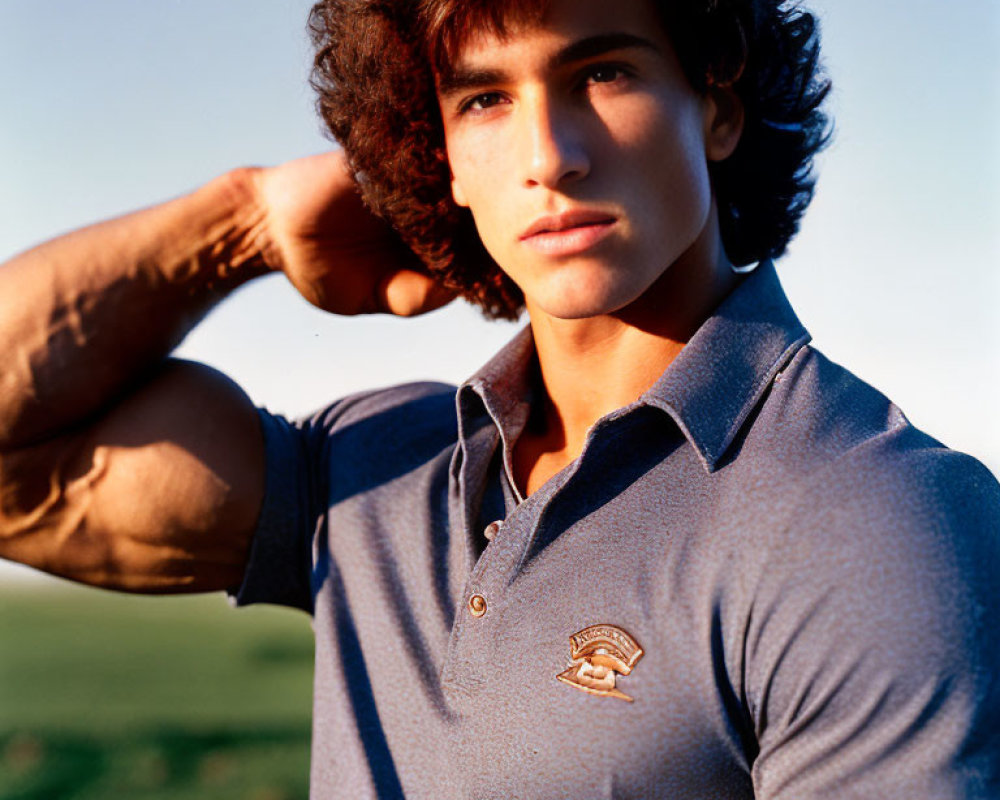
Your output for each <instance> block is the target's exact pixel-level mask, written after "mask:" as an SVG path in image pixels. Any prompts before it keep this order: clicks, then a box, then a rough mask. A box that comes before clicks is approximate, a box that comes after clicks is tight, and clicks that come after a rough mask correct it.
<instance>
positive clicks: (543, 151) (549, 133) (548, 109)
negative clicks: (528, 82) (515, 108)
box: [522, 93, 590, 189]
mask: <svg viewBox="0 0 1000 800" xmlns="http://www.w3.org/2000/svg"><path fill="white" fill-rule="evenodd" d="M522 111H523V113H524V115H525V119H524V120H523V122H524V127H523V147H524V158H523V164H524V184H525V186H528V187H536V186H537V187H541V188H546V189H556V188H559V187H560V186H562V185H565V184H566V183H571V182H573V181H578V180H580V179H581V178H584V177H586V176H587V175H588V174H589V172H590V158H589V156H588V152H587V147H586V143H585V136H584V130H583V128H582V120H579V119H577V118H576V116H577V115H576V114H575V113H574V112H575V109H573V108H566V107H560V106H559V104H558V103H557V102H555V101H554V100H553V99H552V98H551V97H547V96H545V95H544V94H541V93H540V94H539V95H538V96H537V97H533V98H530V99H528V100H527V101H526V102H524V104H523V106H522Z"/></svg>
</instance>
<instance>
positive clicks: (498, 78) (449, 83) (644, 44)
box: [438, 33, 660, 97]
mask: <svg viewBox="0 0 1000 800" xmlns="http://www.w3.org/2000/svg"><path fill="white" fill-rule="evenodd" d="M629 48H641V49H643V50H652V51H653V52H654V53H659V52H660V48H659V47H657V46H656V45H655V44H654V43H653V42H651V41H650V40H649V39H644V38H643V37H641V36H636V35H635V34H632V33H602V34H599V35H597V36H588V37H587V38H586V39H580V40H579V41H576V42H572V43H571V44H568V45H566V46H565V47H564V48H562V49H561V50H560V51H559V52H558V53H556V54H555V55H553V56H552V58H550V59H549V62H548V65H547V66H548V68H549V69H557V68H559V67H564V66H566V65H567V64H572V63H574V62H576V61H583V60H584V59H587V58H593V57H594V56H600V55H603V54H604V53H609V52H611V51H613V50H626V49H629ZM507 77H508V76H507V73H506V72H504V71H503V70H499V69H474V68H473V69H465V68H463V67H461V66H459V67H457V68H455V69H451V70H449V71H448V72H447V73H446V74H443V75H441V77H440V78H439V80H438V92H439V93H440V94H441V96H442V97H448V96H450V95H453V94H456V93H458V92H464V91H468V90H469V89H478V88H480V87H482V86H488V85H490V84H496V83H504V82H505V81H506V80H507Z"/></svg>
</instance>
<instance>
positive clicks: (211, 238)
mask: <svg viewBox="0 0 1000 800" xmlns="http://www.w3.org/2000/svg"><path fill="white" fill-rule="evenodd" d="M261 172H262V169H261V168H259V167H238V168H236V169H233V170H230V171H229V172H226V173H223V174H222V175H220V176H219V177H218V178H216V179H214V180H212V181H210V182H209V183H208V184H206V185H205V186H204V187H203V188H202V189H201V190H200V193H204V194H206V195H207V197H206V201H207V202H208V203H209V204H210V205H211V206H212V207H213V208H214V209H215V213H213V214H212V222H211V223H210V226H209V230H207V231H205V233H206V236H205V237H204V239H203V242H204V244H203V246H202V247H201V248H200V250H201V252H200V253H199V258H198V260H199V262H201V267H202V269H203V271H204V272H203V274H207V275H210V276H212V278H213V281H212V282H213V283H220V284H225V285H226V286H227V287H229V286H234V285H239V284H241V283H243V282H244V281H246V280H250V279H251V278H254V277H257V276H258V275H262V274H265V273H267V272H269V271H270V269H271V266H270V264H271V259H270V258H269V256H268V253H269V250H270V245H269V240H268V237H267V235H266V229H267V224H266V221H267V214H266V211H265V209H264V206H263V204H262V203H261V201H260V193H259V190H258V184H259V174H260V173H261Z"/></svg>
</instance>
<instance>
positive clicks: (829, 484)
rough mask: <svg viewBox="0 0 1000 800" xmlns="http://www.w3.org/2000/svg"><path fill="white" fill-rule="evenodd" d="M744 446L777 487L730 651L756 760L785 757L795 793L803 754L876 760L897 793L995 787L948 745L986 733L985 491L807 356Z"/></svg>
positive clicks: (992, 667)
mask: <svg viewBox="0 0 1000 800" xmlns="http://www.w3.org/2000/svg"><path fill="white" fill-rule="evenodd" d="M752 437H765V438H766V439H767V442H766V444H767V447H763V448H762V447H760V446H759V445H760V444H761V442H757V444H758V447H755V448H754V450H755V452H763V453H765V455H763V456H760V458H762V459H763V461H764V462H765V463H767V464H771V465H772V467H771V468H772V469H776V470H777V469H781V470H783V471H784V473H785V474H786V476H787V481H786V482H785V486H784V489H783V491H782V496H781V498H780V500H776V501H775V503H774V507H775V508H780V509H781V510H780V511H779V512H777V513H776V516H774V517H772V523H773V528H772V529H771V530H770V531H767V532H766V533H764V534H762V536H763V537H764V538H763V539H762V541H761V543H762V544H764V543H766V546H765V547H763V548H761V550H760V551H758V555H757V559H758V560H757V561H756V562H755V567H756V569H755V570H754V572H755V577H754V579H753V585H754V588H753V591H752V606H753V612H752V613H751V614H750V616H749V619H750V622H749V629H748V634H747V640H746V641H747V642H748V643H749V646H748V652H747V655H748V672H749V675H748V684H749V686H750V696H751V697H750V705H751V708H752V709H753V711H754V712H755V715H756V716H757V719H758V721H760V720H761V719H764V718H768V717H769V718H770V719H771V722H772V724H771V725H770V726H768V727H769V729H768V730H767V731H766V733H765V734H764V735H763V736H762V745H763V748H764V753H765V755H766V754H767V753H768V751H770V754H771V755H774V754H775V753H776V752H777V751H783V754H784V755H783V756H782V758H789V757H791V758H793V759H801V762H800V763H799V769H800V773H801V775H802V776H803V778H805V777H806V776H807V774H808V771H809V770H810V769H813V768H817V767H818V766H819V765H818V764H817V763H815V762H811V759H810V755H809V754H810V753H811V752H812V751H813V749H815V748H816V743H817V741H819V740H821V739H823V738H827V739H828V740H829V741H835V740H836V741H841V742H844V743H847V742H852V743H854V744H852V745H851V746H850V747H848V746H847V744H844V745H843V747H842V748H840V750H841V751H842V754H843V755H844V756H845V758H855V757H858V758H860V757H861V756H860V755H859V754H862V753H865V754H867V755H866V756H865V757H868V756H871V758H872V759H873V761H872V763H871V764H867V765H866V766H865V768H866V769H871V770H873V771H872V773H871V774H872V775H875V774H877V773H878V770H877V769H875V767H874V766H873V764H874V763H875V760H876V759H877V758H882V759H883V760H884V761H885V763H886V764H889V763H892V764H895V768H896V770H897V772H899V771H902V772H903V773H904V774H909V775H911V776H913V779H914V786H915V787H916V786H920V787H921V789H920V791H917V792H916V793H915V794H911V795H910V796H931V795H930V794H927V793H926V790H927V787H928V786H930V785H931V783H933V782H934V781H938V780H940V781H945V782H947V781H948V780H950V779H952V778H954V777H955V776H956V775H957V774H958V772H959V771H960V770H966V771H967V773H968V774H969V775H975V774H978V775H979V776H980V777H981V776H983V775H986V774H989V775H995V771H996V770H997V769H1000V764H998V763H997V762H996V759H991V758H985V760H984V757H983V755H982V751H977V753H973V752H966V751H964V750H963V749H962V748H963V747H964V746H966V745H968V744H969V743H974V744H973V745H972V746H974V747H977V748H981V747H983V746H986V745H988V746H989V747H992V746H994V745H995V744H997V737H998V735H1000V734H998V733H997V731H996V728H995V722H996V720H997V719H998V718H1000V694H998V693H997V692H996V690H995V689H994V688H991V687H992V686H993V684H994V682H995V678H996V676H997V674H998V672H1000V630H998V627H997V626H996V625H994V624H993V622H992V615H993V614H994V613H995V609H996V608H997V606H998V605H1000V582H998V580H997V577H996V576H997V575H998V574H1000V485H998V483H997V481H996V479H995V478H994V477H993V476H992V475H991V474H990V472H989V471H988V470H987V469H986V468H985V467H984V466H983V465H982V464H981V463H979V462H978V461H976V460H975V459H974V458H972V457H970V456H968V455H965V454H962V453H958V452H955V451H952V450H949V449H948V448H946V447H944V446H943V445H942V444H941V443H939V442H937V441H936V440H934V439H933V438H931V437H930V436H928V435H926V434H924V433H923V432H921V431H920V430H918V429H917V428H915V427H914V426H913V425H911V424H910V422H909V421H908V420H907V419H906V417H905V415H904V414H903V413H902V412H901V411H900V410H899V409H898V408H897V407H896V406H895V405H894V404H892V403H891V402H890V401H889V400H888V399H887V398H886V397H885V396H884V395H882V394H881V393H880V392H878V391H877V390H875V389H873V388H872V387H871V386H869V385H868V384H866V383H864V382H863V381H861V380H860V379H858V378H857V377H856V376H854V375H852V374H851V373H850V372H849V371H847V370H845V369H843V368H842V367H840V366H838V365H836V364H834V363H832V362H831V361H829V360H828V359H826V358H825V357H824V356H822V355H821V354H820V353H818V352H816V351H815V350H813V349H811V348H807V349H805V350H804V352H802V353H800V354H799V356H797V357H796V359H794V360H793V362H792V363H791V364H790V365H789V367H788V368H787V369H786V370H785V372H784V374H783V375H782V376H781V379H780V380H779V381H778V382H777V383H776V385H775V386H774V389H773V391H772V393H771V395H770V396H769V397H768V399H767V400H766V401H765V403H764V404H763V406H762V408H761V412H760V415H759V419H758V421H757V423H756V428H755V430H754V431H752V432H751V433H750V434H749V435H748V437H747V443H748V444H749V443H750V441H751V438H752ZM963 743H964V744H963ZM816 752H817V753H819V752H821V749H816ZM889 753H892V754H893V755H892V756H891V757H890V756H889V755H887V754H889ZM793 754H794V755H793ZM879 754H881V755H879ZM826 755H827V756H829V755H830V753H829V752H828V753H826ZM768 761H769V759H767V758H766V757H765V758H764V759H763V760H762V762H761V764H762V765H763V764H765V763H767V762H768ZM770 763H771V764H772V765H773V764H774V763H775V762H774V760H773V759H771V760H770ZM859 763H861V762H859ZM777 773H779V774H785V773H784V770H781V769H779V770H777ZM931 773H934V774H933V775H932V774H931ZM771 774H772V777H773V776H774V774H775V773H774V771H772V773H771ZM817 775H818V773H817ZM918 776H921V777H920V780H926V783H920V782H919V781H918V780H917V778H918ZM949 776H950V777H949ZM759 777H762V776H761V775H759ZM883 777H884V776H883ZM933 796H937V795H933ZM941 796H949V797H950V796H951V795H950V794H948V795H941Z"/></svg>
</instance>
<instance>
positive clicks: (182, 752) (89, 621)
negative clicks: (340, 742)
mask: <svg viewBox="0 0 1000 800" xmlns="http://www.w3.org/2000/svg"><path fill="white" fill-rule="evenodd" d="M311 683H312V633H311V630H310V627H309V620H308V618H307V617H306V616H305V615H303V614H301V613H295V612H290V611H285V610H282V609H274V608H266V607H261V608H251V609H243V610H240V611H234V610H232V609H230V608H229V607H228V606H227V604H226V602H225V600H224V599H223V598H222V597H221V596H206V597H185V598H148V597H131V596H125V595H116V594H111V593H105V592H98V591H95V590H91V589H83V588H79V587H72V586H68V585H64V584H59V585H58V588H52V584H46V585H45V588H34V587H32V588H28V589H23V588H18V589H17V590H13V589H9V588H8V589H2V590H0V800H42V798H44V799H45V800H64V799H65V800H97V798H101V800H105V798H108V797H125V798H136V800H175V799H177V800H179V799H180V798H184V799H185V800H201V798H205V799H206V800H207V798H212V799H213V800H229V798H233V800H236V798H240V799H241V800H297V798H305V797H306V796H307V793H308V792H307V789H308V762H309V729H310V698H311Z"/></svg>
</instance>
